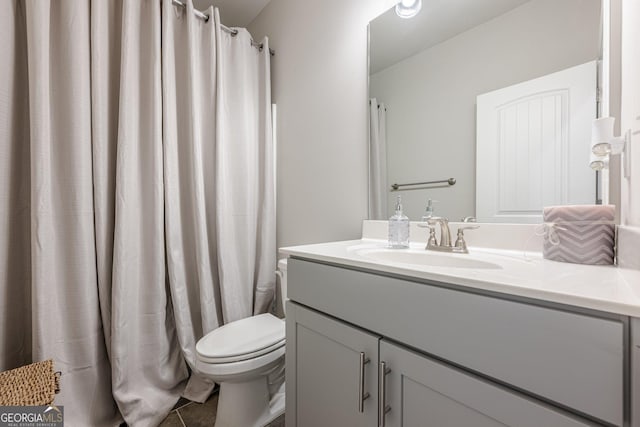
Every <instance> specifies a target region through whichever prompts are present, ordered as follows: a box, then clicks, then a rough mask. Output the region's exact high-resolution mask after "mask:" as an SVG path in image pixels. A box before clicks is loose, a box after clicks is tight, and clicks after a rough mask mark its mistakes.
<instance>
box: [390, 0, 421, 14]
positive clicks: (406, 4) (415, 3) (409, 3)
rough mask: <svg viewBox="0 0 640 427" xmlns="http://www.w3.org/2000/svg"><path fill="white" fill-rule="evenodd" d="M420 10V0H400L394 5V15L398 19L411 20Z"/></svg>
mask: <svg viewBox="0 0 640 427" xmlns="http://www.w3.org/2000/svg"><path fill="white" fill-rule="evenodd" d="M420 9H422V0H401V1H400V2H399V3H398V4H396V15H398V16H399V17H400V18H413V17H414V16H416V15H417V14H418V12H420Z"/></svg>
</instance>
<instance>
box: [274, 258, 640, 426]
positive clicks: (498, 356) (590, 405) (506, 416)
mask: <svg viewBox="0 0 640 427" xmlns="http://www.w3.org/2000/svg"><path fill="white" fill-rule="evenodd" d="M288 277H289V297H290V301H289V302H288V309H287V411H286V413H287V415H286V424H287V426H288V427H295V426H299V427H309V426H320V425H322V426H326V425H335V426H365V425H366V426H375V425H383V421H384V425H386V426H406V427H408V426H421V427H422V426H426V427H429V426H434V427H442V426H448V425H450V426H457V427H458V426H459V427H464V426H473V427H482V426H493V425H507V426H523V427H525V426H531V427H537V426H553V427H555V426H558V427H563V426H587V425H614V426H621V427H624V426H628V425H631V426H636V425H637V424H634V423H632V422H631V415H630V413H631V388H632V387H631V381H630V379H629V377H630V375H631V374H630V371H631V367H630V365H631V363H630V359H631V350H630V336H631V333H630V331H631V328H630V319H629V318H628V317H625V316H619V315H611V314H608V313H600V312H595V311H593V310H584V309H576V308H573V307H569V306H560V305H558V304H545V303H543V302H540V301H534V300H526V299H523V298H513V299H511V298H507V297H505V296H503V295H497V294H491V293H486V294H484V293H482V292H477V291H471V290H468V289H465V288H464V287H460V286H451V285H447V284H446V283H436V282H428V281H424V280H418V279H412V278H408V277H398V276H394V275H389V274H385V273H376V272H373V271H365V270H358V269H354V268H345V267H342V266H338V265H331V264H326V263H322V262H315V261H312V260H304V259H297V258H292V259H290V261H289V270H288ZM361 353H363V354H364V358H365V360H366V359H368V360H369V362H368V363H366V364H363V365H361V364H360V360H361ZM385 368H386V369H387V370H389V372H388V373H387V374H386V375H383V369H385ZM361 379H363V380H364V385H363V386H361ZM366 393H368V395H369V397H368V398H367V399H366V400H364V404H363V406H362V407H361V406H360V401H359V399H360V397H362V396H363V395H366ZM386 406H388V407H389V411H388V412H386V413H385V416H384V420H383V417H382V410H383V408H384V407H386ZM360 408H362V409H363V412H360V411H359V409H360Z"/></svg>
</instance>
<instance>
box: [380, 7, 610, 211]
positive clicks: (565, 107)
mask: <svg viewBox="0 0 640 427" xmlns="http://www.w3.org/2000/svg"><path fill="white" fill-rule="evenodd" d="M369 31H370V47H369V61H370V66H369V97H370V112H371V115H370V118H371V120H370V142H371V147H370V164H371V166H370V194H369V196H370V197H369V198H370V218H371V219H387V218H388V217H389V216H390V215H392V213H393V212H392V211H393V209H394V206H395V204H394V203H395V198H396V197H395V196H396V195H398V194H400V195H402V199H403V205H404V208H405V213H406V215H407V216H409V218H410V219H411V220H414V221H417V220H420V218H421V217H422V216H423V215H424V213H425V207H426V206H427V201H428V200H429V199H432V200H434V201H437V202H436V203H435V204H434V213H435V215H438V216H445V217H448V218H449V219H450V220H459V219H460V218H462V217H465V216H478V221H483V222H539V221H540V220H541V210H542V207H543V206H548V205H554V204H587V203H595V202H596V197H597V194H596V193H597V191H596V183H597V179H596V174H595V172H593V171H592V170H591V169H590V168H589V150H590V132H591V122H592V120H593V119H594V118H595V117H597V110H598V106H597V103H596V93H597V74H598V73H597V64H598V60H599V59H600V55H601V54H600V52H601V49H600V45H601V41H600V40H601V1H600V0H561V1H558V0H528V1H527V0H425V1H424V2H423V8H422V11H421V12H420V13H419V14H418V15H417V16H416V17H415V18H412V19H401V18H399V17H398V16H397V15H396V14H395V11H394V9H393V8H392V9H390V10H389V11H387V12H386V13H384V14H383V15H381V16H379V17H378V18H376V19H375V20H373V21H372V22H371V23H370V24H369ZM449 178H455V180H456V182H455V185H449V184H448V183H446V182H445V183H440V184H435V185H434V184H431V185H417V186H404V187H403V186H401V187H400V188H399V190H397V191H394V190H393V189H392V185H393V184H410V183H420V182H428V181H440V180H447V179H449Z"/></svg>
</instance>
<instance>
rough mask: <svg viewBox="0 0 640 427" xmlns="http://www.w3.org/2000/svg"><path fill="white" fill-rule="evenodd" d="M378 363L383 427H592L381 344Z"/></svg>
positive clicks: (500, 388)
mask: <svg viewBox="0 0 640 427" xmlns="http://www.w3.org/2000/svg"><path fill="white" fill-rule="evenodd" d="M380 362H381V363H382V362H384V363H385V365H386V367H387V369H390V371H389V373H388V374H387V375H386V376H385V384H384V385H385V397H386V399H385V400H386V401H385V404H386V405H388V406H389V408H390V410H389V411H388V412H387V413H386V415H385V426H386V427H399V426H403V427H461V426H469V427H471V426H473V427H494V426H518V427H541V426H553V427H569V426H573V427H575V426H588V425H593V424H590V423H588V422H587V421H581V420H580V419H579V418H576V417H573V416H570V415H567V414H565V413H563V412H560V411H558V410H556V409H554V408H551V407H549V406H547V405H544V404H542V403H540V402H537V401H535V400H533V399H529V398H525V397H523V396H522V395H520V394H516V393H515V392H512V391H510V390H508V389H505V388H502V387H499V386H497V385H495V384H492V383H489V382H487V381H484V380H482V379H480V378H478V377H475V376H472V375H470V374H468V373H465V372H463V371H460V370H458V369H456V368H453V367H451V366H449V365H445V364H442V363H440V362H436V361H435V360H432V359H430V358H428V357H426V356H424V355H421V354H419V353H415V352H413V351H411V350H408V349H406V348H404V347H400V346H397V345H395V344H392V343H389V342H387V341H385V340H384V339H383V340H382V341H381V342H380ZM342 425H347V424H342Z"/></svg>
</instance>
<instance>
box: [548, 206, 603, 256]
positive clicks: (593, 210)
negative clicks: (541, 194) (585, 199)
mask: <svg viewBox="0 0 640 427" xmlns="http://www.w3.org/2000/svg"><path fill="white" fill-rule="evenodd" d="M542 217H543V221H544V223H545V224H544V225H545V228H546V230H547V233H546V236H545V239H544V247H543V252H542V253H543V256H544V258H546V259H550V260H554V261H561V262H571V263H574V264H613V260H614V247H615V223H614V219H615V206H613V205H574V206H548V207H546V208H544V210H543V215H542Z"/></svg>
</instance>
